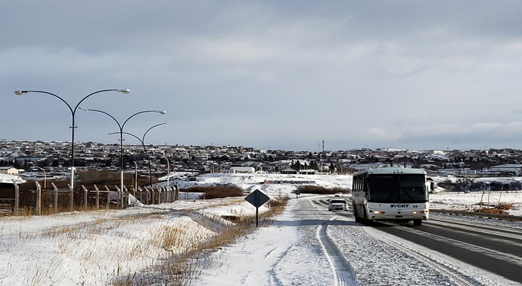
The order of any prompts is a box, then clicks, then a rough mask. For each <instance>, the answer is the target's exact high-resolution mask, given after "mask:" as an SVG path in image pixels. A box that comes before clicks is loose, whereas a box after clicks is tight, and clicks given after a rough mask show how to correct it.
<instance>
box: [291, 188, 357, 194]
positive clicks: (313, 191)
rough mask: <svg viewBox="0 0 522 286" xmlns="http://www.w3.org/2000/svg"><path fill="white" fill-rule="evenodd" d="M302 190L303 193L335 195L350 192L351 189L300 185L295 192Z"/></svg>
mask: <svg viewBox="0 0 522 286" xmlns="http://www.w3.org/2000/svg"><path fill="white" fill-rule="evenodd" d="M297 192H300V193H301V194H322V195H333V194H335V193H343V194H349V193H350V189H343V188H325V187H321V186H299V187H297V189H296V190H295V191H294V193H297Z"/></svg>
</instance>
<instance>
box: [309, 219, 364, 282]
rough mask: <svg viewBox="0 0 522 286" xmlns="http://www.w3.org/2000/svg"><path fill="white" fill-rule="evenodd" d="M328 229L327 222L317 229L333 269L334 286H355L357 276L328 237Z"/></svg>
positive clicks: (318, 236)
mask: <svg viewBox="0 0 522 286" xmlns="http://www.w3.org/2000/svg"><path fill="white" fill-rule="evenodd" d="M334 219H335V218H333V217H332V218H331V219H330V220H329V221H332V220H334ZM327 227H328V222H325V223H323V224H321V225H320V226H319V227H318V228H317V238H318V240H319V243H320V244H321V247H322V248H323V252H324V254H325V256H326V259H327V260H328V262H329V263H330V266H331V268H332V271H333V274H334V281H335V284H334V285H337V286H355V285H357V283H356V282H355V275H353V270H352V268H351V267H350V264H349V263H348V261H346V259H344V257H343V255H342V254H341V252H340V251H339V249H338V248H337V246H336V245H335V244H334V243H333V242H332V240H331V239H330V237H329V236H328V233H327Z"/></svg>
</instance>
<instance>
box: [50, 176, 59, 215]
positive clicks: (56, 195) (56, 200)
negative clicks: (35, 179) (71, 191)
mask: <svg viewBox="0 0 522 286" xmlns="http://www.w3.org/2000/svg"><path fill="white" fill-rule="evenodd" d="M51 185H52V186H53V189H54V201H53V202H54V213H58V187H56V185H55V184H54V183H53V182H51Z"/></svg>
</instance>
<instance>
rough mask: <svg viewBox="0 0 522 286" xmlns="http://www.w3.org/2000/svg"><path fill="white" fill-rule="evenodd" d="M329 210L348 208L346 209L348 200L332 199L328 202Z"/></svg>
mask: <svg viewBox="0 0 522 286" xmlns="http://www.w3.org/2000/svg"><path fill="white" fill-rule="evenodd" d="M328 210H329V211H334V210H343V211H345V210H347V209H346V201H345V200H343V199H332V200H330V203H329V204H328Z"/></svg>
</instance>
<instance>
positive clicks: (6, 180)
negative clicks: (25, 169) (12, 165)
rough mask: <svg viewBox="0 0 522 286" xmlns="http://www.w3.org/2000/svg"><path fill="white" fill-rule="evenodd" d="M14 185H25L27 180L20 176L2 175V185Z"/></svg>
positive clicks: (0, 179) (0, 176) (0, 182)
mask: <svg viewBox="0 0 522 286" xmlns="http://www.w3.org/2000/svg"><path fill="white" fill-rule="evenodd" d="M13 183H16V184H23V183H25V180H24V179H22V178H21V177H19V176H15V175H7V174H2V173H0V184H13Z"/></svg>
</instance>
